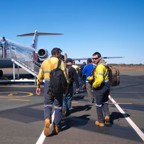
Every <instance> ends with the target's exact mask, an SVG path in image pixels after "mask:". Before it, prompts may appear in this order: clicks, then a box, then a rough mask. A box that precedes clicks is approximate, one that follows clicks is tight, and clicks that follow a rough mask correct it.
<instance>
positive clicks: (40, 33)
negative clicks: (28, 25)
mask: <svg viewBox="0 0 144 144" xmlns="http://www.w3.org/2000/svg"><path fill="white" fill-rule="evenodd" d="M34 34H35V33H27V34H20V35H17V36H34ZM36 35H37V36H45V35H63V34H62V33H44V32H37V33H36Z"/></svg>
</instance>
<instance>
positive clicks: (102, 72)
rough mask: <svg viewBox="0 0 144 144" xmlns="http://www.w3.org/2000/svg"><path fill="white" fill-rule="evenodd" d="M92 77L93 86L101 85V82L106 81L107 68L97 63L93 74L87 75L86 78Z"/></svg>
mask: <svg viewBox="0 0 144 144" xmlns="http://www.w3.org/2000/svg"><path fill="white" fill-rule="evenodd" d="M92 79H94V82H93V84H92V87H93V88H98V87H100V86H101V84H102V83H103V82H108V81H109V78H108V69H107V68H106V66H105V65H103V64H101V63H100V64H98V65H97V67H96V68H95V70H94V75H93V76H90V77H88V80H89V81H91V80H92Z"/></svg>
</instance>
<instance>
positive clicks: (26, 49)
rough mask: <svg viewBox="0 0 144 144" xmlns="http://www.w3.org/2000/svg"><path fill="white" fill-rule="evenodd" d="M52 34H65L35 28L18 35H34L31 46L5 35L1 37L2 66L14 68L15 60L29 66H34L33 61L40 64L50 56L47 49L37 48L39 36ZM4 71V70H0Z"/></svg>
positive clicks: (0, 64)
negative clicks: (32, 31) (9, 38)
mask: <svg viewBox="0 0 144 144" xmlns="http://www.w3.org/2000/svg"><path fill="white" fill-rule="evenodd" d="M46 35H47V36H51V35H63V34H62V33H45V32H38V31H37V30H35V32H34V33H27V34H21V35H17V36H19V37H23V36H33V41H32V44H31V45H30V46H26V45H23V44H20V43H17V42H14V41H11V40H8V39H6V38H5V37H2V38H0V68H12V67H13V61H15V63H19V64H20V63H25V64H26V65H29V64H31V65H29V67H31V66H33V62H34V63H36V64H38V63H40V62H42V61H43V60H45V59H46V58H48V56H49V53H48V50H47V49H44V48H41V49H39V50H38V49H37V42H38V36H46ZM0 73H2V70H0Z"/></svg>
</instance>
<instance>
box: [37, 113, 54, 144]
mask: <svg viewBox="0 0 144 144" xmlns="http://www.w3.org/2000/svg"><path fill="white" fill-rule="evenodd" d="M54 115H55V111H54V112H53V114H52V119H51V124H50V134H51V133H52V131H53V121H54ZM45 138H46V136H45V135H44V131H42V133H41V135H40V137H39V139H38V140H37V142H36V144H43V142H44V140H45Z"/></svg>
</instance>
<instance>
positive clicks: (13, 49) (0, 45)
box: [0, 38, 35, 68]
mask: <svg viewBox="0 0 144 144" xmlns="http://www.w3.org/2000/svg"><path fill="white" fill-rule="evenodd" d="M34 54H35V49H34V48H32V47H30V46H25V45H22V44H19V43H16V42H13V41H10V40H6V41H3V39H2V38H0V68H8V67H12V61H11V59H15V60H20V61H33V57H34Z"/></svg>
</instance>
